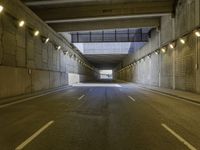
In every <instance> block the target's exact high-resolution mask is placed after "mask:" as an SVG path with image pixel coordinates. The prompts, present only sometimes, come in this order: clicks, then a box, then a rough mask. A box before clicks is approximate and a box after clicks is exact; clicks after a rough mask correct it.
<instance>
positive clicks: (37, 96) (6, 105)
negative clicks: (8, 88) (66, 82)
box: [0, 88, 67, 108]
mask: <svg viewBox="0 0 200 150" xmlns="http://www.w3.org/2000/svg"><path fill="white" fill-rule="evenodd" d="M66 89H67V88H63V89H58V90H55V91H51V92H47V93H44V94H40V95H36V96H32V97H28V98H24V99H21V100H17V101H15V102H10V103H8V104H3V105H0V108H5V107H9V106H12V105H15V104H19V103H23V102H26V101H29V100H32V99H36V98H39V97H42V96H45V95H48V94H52V93H56V92H59V91H63V90H66Z"/></svg>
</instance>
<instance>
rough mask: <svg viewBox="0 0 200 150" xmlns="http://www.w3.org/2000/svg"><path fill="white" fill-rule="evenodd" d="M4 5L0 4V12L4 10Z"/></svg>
mask: <svg viewBox="0 0 200 150" xmlns="http://www.w3.org/2000/svg"><path fill="white" fill-rule="evenodd" d="M3 9H4V8H3V6H2V5H0V13H1V12H2V11H3Z"/></svg>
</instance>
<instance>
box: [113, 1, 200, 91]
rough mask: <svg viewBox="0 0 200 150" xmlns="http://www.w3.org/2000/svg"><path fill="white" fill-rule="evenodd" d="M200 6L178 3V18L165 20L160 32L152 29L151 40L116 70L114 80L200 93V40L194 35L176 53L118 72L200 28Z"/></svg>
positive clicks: (147, 60) (169, 17) (154, 55)
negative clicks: (198, 66)
mask: <svg viewBox="0 0 200 150" xmlns="http://www.w3.org/2000/svg"><path fill="white" fill-rule="evenodd" d="M199 6H200V2H199V0H179V2H178V5H177V8H176V14H175V17H174V18H173V17H171V16H170V15H169V16H164V17H162V18H161V28H160V30H153V31H152V32H151V39H150V41H149V42H148V43H147V44H146V45H145V46H144V47H142V48H141V49H139V50H138V51H137V52H135V53H134V54H132V55H130V56H128V57H127V58H126V59H125V60H124V61H123V62H122V64H120V65H119V66H118V67H117V68H116V72H115V77H116V78H118V79H121V80H126V81H131V82H136V83H140V84H144V85H150V86H157V87H163V88H170V89H178V90H185V91H191V92H197V93H200V69H199V68H197V67H196V66H197V65H199V62H200V38H197V37H196V36H195V35H194V34H193V33H191V34H189V35H188V36H187V41H186V44H185V45H182V44H180V42H177V45H176V48H175V49H174V50H171V49H169V48H168V49H167V52H166V53H165V54H161V53H160V54H159V55H156V54H152V55H151V58H150V59H147V58H146V59H145V61H142V62H140V63H137V65H136V66H132V67H131V68H130V67H129V68H126V69H123V71H120V72H118V71H119V70H120V69H121V68H123V67H125V66H126V65H129V64H130V63H132V62H133V61H134V60H138V59H140V58H142V57H143V56H145V55H146V54H148V53H150V52H152V51H154V50H156V49H157V48H159V47H160V46H161V45H165V44H167V43H168V42H170V41H171V40H174V39H177V38H178V37H179V36H180V35H182V34H184V33H187V32H190V31H192V30H193V29H194V28H195V27H198V26H199V25H200V22H199V20H200V11H199Z"/></svg>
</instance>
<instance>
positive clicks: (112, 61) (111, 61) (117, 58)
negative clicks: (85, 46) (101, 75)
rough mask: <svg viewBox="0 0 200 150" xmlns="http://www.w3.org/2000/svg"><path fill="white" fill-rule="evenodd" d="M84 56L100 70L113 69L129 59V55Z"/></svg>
mask: <svg viewBox="0 0 200 150" xmlns="http://www.w3.org/2000/svg"><path fill="white" fill-rule="evenodd" d="M84 56H85V57H86V58H87V60H88V61H90V62H91V63H92V64H93V65H94V66H95V67H97V68H99V69H112V68H114V67H116V65H118V64H119V63H120V62H121V61H122V60H123V59H124V58H125V57H127V56H128V54H120V55H119V54H96V55H95V54H85V55H84Z"/></svg>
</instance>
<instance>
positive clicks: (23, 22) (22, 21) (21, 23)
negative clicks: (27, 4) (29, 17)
mask: <svg viewBox="0 0 200 150" xmlns="http://www.w3.org/2000/svg"><path fill="white" fill-rule="evenodd" d="M24 25H25V21H24V20H20V21H19V23H18V26H19V27H20V28H22V27H23V26H24Z"/></svg>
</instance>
